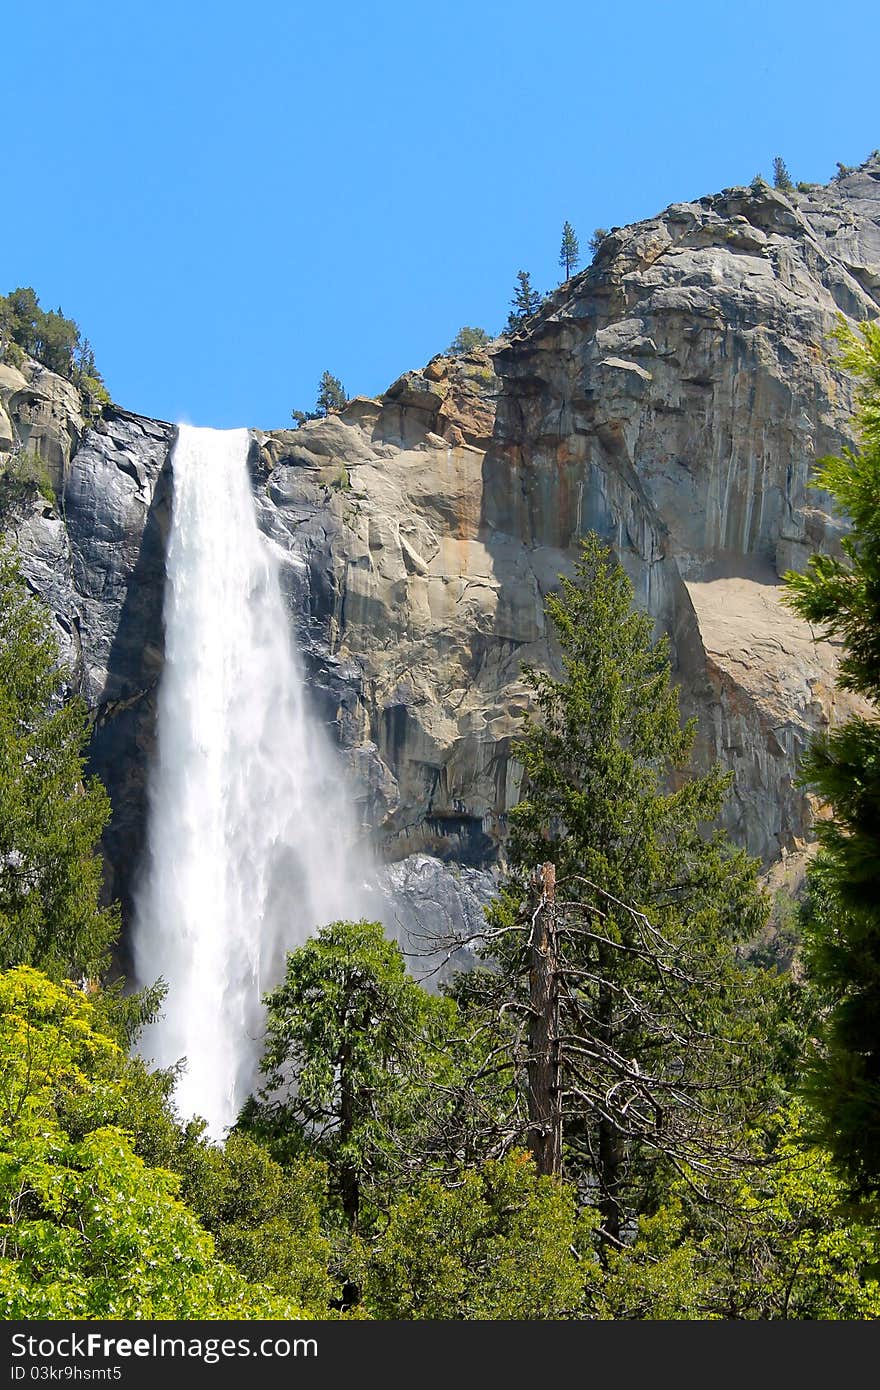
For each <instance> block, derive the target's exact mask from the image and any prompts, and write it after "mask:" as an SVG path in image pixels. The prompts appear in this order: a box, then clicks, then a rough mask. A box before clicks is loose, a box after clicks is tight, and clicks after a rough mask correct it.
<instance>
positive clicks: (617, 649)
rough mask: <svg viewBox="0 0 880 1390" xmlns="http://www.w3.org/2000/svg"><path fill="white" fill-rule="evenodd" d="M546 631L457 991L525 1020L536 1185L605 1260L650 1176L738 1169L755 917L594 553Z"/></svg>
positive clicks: (752, 881)
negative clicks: (500, 831) (497, 843)
mask: <svg viewBox="0 0 880 1390" xmlns="http://www.w3.org/2000/svg"><path fill="white" fill-rule="evenodd" d="M547 612H548V615H549V617H550V618H551V620H552V622H553V625H554V627H555V630H556V635H557V637H558V640H559V645H560V648H561V654H562V667H563V675H562V677H561V679H556V678H553V677H551V676H550V675H547V674H544V673H542V672H539V671H537V670H535V669H533V668H531V667H526V668H524V675H525V680H526V682H527V684H528V686H529V687H530V688H531V690H532V692H533V695H534V699H535V707H536V715H535V718H534V719H529V720H528V721H527V724H526V728H525V731H524V735H523V737H522V739H521V740H520V741H519V743H518V744H517V745H516V746H515V755H516V757H517V758H518V759H519V761H520V762H521V763H522V765H523V768H524V773H525V778H524V787H523V797H522V800H521V801H520V802H519V804H518V805H517V806H516V807H515V808H514V810H513V811H512V812H511V832H510V840H509V860H510V872H509V875H508V877H507V880H506V882H505V885H504V889H505V891H504V894H503V896H502V898H501V900H500V902H499V903H497V904H496V906H495V907H494V909H493V911H492V913H491V920H490V929H489V932H488V940H487V946H486V950H487V951H488V952H489V953H491V955H492V956H493V957H494V958H495V962H496V966H495V969H494V970H489V971H486V972H481V973H480V975H478V976H477V977H476V978H475V979H473V980H471V981H470V983H469V986H468V991H469V997H470V1000H471V1004H472V1006H474V1005H476V1001H477V1000H478V999H479V997H480V992H481V990H482V1005H483V1008H484V1009H485V1010H486V1011H487V1012H489V1011H494V1012H495V1013H496V1014H497V1012H498V1010H503V1011H506V1013H507V1016H508V1017H511V1016H513V1011H514V1010H517V1009H518V1010H520V1017H521V1018H522V1019H523V1023H522V1026H521V1029H520V1036H519V1043H518V1051H517V1054H516V1056H517V1066H518V1069H519V1074H520V1077H521V1079H522V1084H523V1085H524V1087H525V1088H527V1091H528V1102H529V1103H528V1138H529V1144H530V1147H531V1148H532V1151H533V1153H534V1154H535V1156H536V1158H537V1159H538V1166H539V1170H541V1171H545V1172H549V1171H556V1172H559V1171H560V1167H561V1171H562V1172H563V1174H564V1175H566V1176H568V1177H570V1178H572V1179H573V1180H575V1181H577V1182H578V1183H579V1185H580V1189H581V1192H582V1195H584V1196H585V1197H587V1198H588V1199H589V1200H591V1201H597V1202H598V1205H599V1206H600V1210H601V1212H602V1218H603V1225H602V1234H603V1238H604V1239H605V1241H606V1242H608V1243H609V1244H611V1245H612V1246H613V1245H614V1244H615V1242H617V1241H619V1240H620V1238H621V1232H622V1231H623V1230H624V1228H625V1226H626V1223H627V1221H628V1220H630V1219H631V1218H632V1217H633V1216H635V1215H636V1214H638V1213H639V1212H641V1211H643V1210H645V1209H646V1207H648V1206H649V1205H650V1203H651V1201H652V1200H656V1193H657V1190H658V1184H659V1183H660V1173H661V1171H663V1170H664V1167H665V1171H666V1172H667V1173H668V1172H669V1171H671V1170H673V1169H674V1168H676V1167H677V1166H680V1165H681V1164H682V1163H689V1164H691V1165H692V1166H694V1167H695V1168H696V1169H697V1170H698V1171H702V1172H703V1173H710V1172H720V1171H722V1170H726V1169H729V1167H730V1165H731V1164H732V1163H734V1162H735V1161H736V1159H737V1158H738V1157H740V1156H742V1154H743V1152H744V1149H743V1139H742V1133H743V1131H742V1125H743V1123H744V1121H745V1117H746V1115H747V1113H748V1110H749V1107H750V1105H751V1104H752V1103H753V1102H756V1098H757V1096H758V1094H759V1093H761V1091H762V1086H763V1081H762V1079H761V1073H762V1069H766V1070H768V1071H771V1070H772V1061H771V1059H770V1058H769V1056H768V1054H767V1052H766V1051H765V1052H764V1054H763V1055H761V1056H760V1057H759V1056H758V1053H757V1048H758V1044H759V1039H760V1032H759V1028H758V1022H757V1021H758V1020H759V1019H761V1018H763V1009H764V1001H763V996H764V994H765V992H767V991H770V992H771V993H772V990H773V982H772V980H771V978H770V976H769V975H765V973H764V972H761V971H750V972H749V974H748V975H747V974H746V973H745V972H744V971H743V970H742V969H741V968H740V966H739V964H738V961H737V958H736V952H735V945H736V943H737V942H739V941H743V940H745V939H748V938H750V937H751V936H753V935H754V934H755V933H756V932H757V930H758V929H759V927H760V925H761V924H762V922H763V920H764V918H765V916H766V904H765V902H764V899H763V897H762V895H761V894H760V893H759V891H758V888H757V885H756V877H755V865H754V864H753V863H752V862H751V861H750V860H748V859H747V858H746V857H745V855H744V854H742V853H733V852H731V851H730V849H729V847H728V845H727V842H726V839H725V837H724V835H723V834H722V833H721V832H720V831H716V832H715V833H714V834H708V833H707V831H706V827H707V826H708V825H710V824H711V822H712V821H713V820H714V819H715V818H716V817H717V815H718V812H719V809H720V806H721V802H722V797H723V793H724V791H725V788H726V787H727V785H728V783H729V780H730V779H729V777H727V776H725V775H723V774H722V772H721V770H720V769H719V768H718V767H716V768H714V769H713V770H712V771H710V772H709V773H707V774H706V775H705V776H702V777H690V778H686V777H684V775H683V774H684V771H685V769H686V766H687V761H688V757H689V754H690V750H691V747H692V744H693V739H694V732H695V731H694V726H693V723H690V724H688V725H686V726H684V727H682V726H681V723H680V719H679V712H678V697H677V692H676V690H675V688H674V687H673V686H672V684H671V682H670V670H669V656H668V644H667V642H666V641H665V640H662V641H660V642H658V643H654V642H653V641H652V636H651V629H652V624H651V619H650V618H649V617H648V616H647V615H646V614H644V613H641V612H637V611H635V610H633V608H632V586H631V584H630V582H629V580H628V579H627V577H626V575H625V574H624V572H623V570H622V569H621V568H620V567H619V566H618V565H617V564H615V563H614V562H613V561H612V559H611V557H610V556H609V554H608V552H607V551H606V549H605V548H604V546H602V544H601V543H600V542H599V541H598V539H597V538H595V537H591V538H589V539H588V540H587V541H585V542H584V544H583V549H582V554H581V558H580V561H579V563H578V565H577V571H576V579H575V581H574V582H572V581H569V580H564V581H563V583H562V588H561V592H560V593H559V594H558V595H551V597H550V598H549V599H548V600H547ZM673 775H674V777H675V781H674V783H673V787H674V789H670V777H671V776H673ZM542 866H543V868H542ZM538 870H540V879H539V883H538V884H537V886H536V884H535V873H536V871H538ZM462 1004H463V1006H464V1000H462ZM766 1045H767V1044H766V1039H765V1046H766ZM554 1131H555V1132H556V1135H558V1138H557V1137H555V1135H554ZM560 1140H561V1144H562V1149H561V1163H560V1161H559V1153H560V1147H559V1141H560Z"/></svg>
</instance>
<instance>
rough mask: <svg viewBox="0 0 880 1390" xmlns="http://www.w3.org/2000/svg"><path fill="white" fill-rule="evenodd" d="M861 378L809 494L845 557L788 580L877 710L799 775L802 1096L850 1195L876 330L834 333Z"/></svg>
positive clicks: (879, 1143)
mask: <svg viewBox="0 0 880 1390" xmlns="http://www.w3.org/2000/svg"><path fill="white" fill-rule="evenodd" d="M838 337H839V339H840V341H841V343H842V346H843V352H842V356H841V362H842V364H843V365H844V366H845V367H847V368H849V370H850V371H852V372H854V373H855V374H856V376H857V378H858V379H859V383H860V385H859V393H858V409H857V413H856V416H855V424H856V428H857V432H858V436H859V442H860V449H859V452H858V453H856V452H853V451H851V450H849V449H846V450H844V453H843V455H842V456H830V457H827V458H823V459H821V460H820V461H819V464H818V467H817V470H816V478H815V486H816V487H819V488H822V489H823V491H825V492H827V493H830V495H831V496H832V498H833V499H834V501H835V504H836V506H837V508H838V510H839V511H840V512H841V513H842V514H844V515H845V516H846V517H848V518H849V520H850V522H851V527H852V529H851V531H850V533H849V535H848V536H847V537H846V538H845V539H844V541H843V543H842V549H843V555H842V556H840V557H835V556H831V555H814V556H813V557H812V558H811V560H810V563H809V567H808V569H807V572H806V573H805V574H794V573H790V574H788V575H786V581H787V583H788V586H789V591H790V603H791V606H792V607H793V608H794V609H795V610H796V611H797V612H798V613H800V615H801V616H802V617H804V618H806V619H807V621H808V622H810V623H813V624H815V625H816V626H817V628H818V629H819V630H820V632H822V633H823V634H824V635H827V636H828V637H832V638H836V639H838V640H839V641H840V642H841V643H842V646H843V652H844V655H843V659H842V661H841V663H840V672H839V676H838V682H839V684H840V685H841V687H842V688H843V689H844V690H849V691H852V692H853V693H855V694H857V695H861V696H863V697H864V698H865V699H867V700H869V701H870V702H871V703H872V704H873V705H874V713H873V714H872V715H871V716H870V717H853V718H851V719H848V720H847V721H846V722H845V723H844V724H841V725H840V726H839V727H838V728H837V729H835V730H834V731H833V732H832V733H830V734H828V735H826V736H824V737H819V738H816V739H814V741H813V743H812V745H811V747H810V750H809V753H808V756H807V758H806V759H805V761H804V764H803V767H802V776H803V779H804V780H805V781H806V782H807V784H808V785H809V786H811V787H813V788H814V789H815V790H816V792H817V793H818V794H819V796H820V797H821V799H822V800H823V801H824V802H825V803H826V804H827V806H828V807H829V809H830V811H831V816H830V818H829V819H823V820H820V821H819V822H818V823H817V826H816V835H817V838H818V840H819V844H820V846H821V850H820V854H819V856H818V858H817V862H816V865H815V868H814V869H813V872H812V875H811V910H810V912H809V913H808V915H807V919H806V923H805V935H806V940H805V953H806V958H807V961H808V965H809V970H810V974H811V977H812V979H813V981H814V982H815V983H816V985H817V986H818V987H819V988H820V989H821V990H822V992H823V994H824V996H825V998H826V1000H827V1003H828V1008H829V1012H828V1017H827V1025H826V1028H825V1031H824V1037H823V1039H822V1048H821V1051H820V1052H819V1053H818V1055H817V1056H816V1057H815V1060H814V1062H813V1064H812V1066H811V1070H810V1076H809V1082H808V1093H809V1095H810V1098H811V1100H812V1101H813V1103H814V1105H815V1107H816V1108H817V1110H818V1113H819V1115H820V1117H821V1120H822V1124H823V1129H824V1137H825V1139H826V1141H827V1142H828V1144H829V1145H830V1147H831V1150H832V1152H833V1153H834V1155H835V1156H836V1158H837V1160H838V1162H839V1164H840V1165H841V1167H842V1170H843V1171H844V1173H845V1174H846V1175H847V1177H848V1178H849V1180H850V1181H851V1182H852V1184H853V1186H854V1188H855V1190H856V1191H857V1192H859V1193H863V1194H872V1195H873V1196H874V1197H876V1196H877V1195H878V1194H880V721H878V718H877V705H878V702H880V327H878V325H877V324H874V323H869V324H863V325H862V326H861V336H860V337H859V336H856V334H854V333H853V332H852V331H851V330H850V329H848V328H844V327H841V328H840V329H839V331H838Z"/></svg>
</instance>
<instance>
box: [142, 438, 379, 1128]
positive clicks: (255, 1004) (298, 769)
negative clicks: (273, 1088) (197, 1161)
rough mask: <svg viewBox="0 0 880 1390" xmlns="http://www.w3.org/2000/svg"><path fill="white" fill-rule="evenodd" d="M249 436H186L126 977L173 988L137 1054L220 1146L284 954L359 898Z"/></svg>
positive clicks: (345, 810)
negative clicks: (266, 525)
mask: <svg viewBox="0 0 880 1390" xmlns="http://www.w3.org/2000/svg"><path fill="white" fill-rule="evenodd" d="M248 444H249V436H248V431H247V430H208V429H194V428H192V427H189V426H181V427H180V430H179V434H178V438H177V442H176V444H175V448H174V454H173V460H172V462H173V476H174V508H173V518H172V525H171V535H170V539H169V545H168V558H167V574H166V583H165V610H164V620H165V668H164V671H163V675H162V680H161V684H160V688H159V695H158V730H157V742H158V746H157V750H156V755H155V758H154V762H153V767H152V770H151V777H150V783H149V811H148V837H147V859H146V866H145V871H144V876H143V880H142V883H141V887H140V891H139V893H138V895H137V902H136V914H135V916H136V921H135V934H134V946H135V970H136V975H137V978H138V980H139V982H141V983H143V984H148V983H151V982H152V981H154V980H156V979H157V978H158V977H159V976H162V977H163V978H164V979H165V981H166V982H167V984H168V994H167V996H166V999H165V1002H164V1005H163V1014H162V1017H161V1018H159V1019H158V1020H157V1021H156V1022H155V1023H154V1024H152V1025H151V1026H150V1027H149V1029H147V1030H146V1032H145V1034H144V1036H143V1038H142V1040H141V1043H140V1050H141V1053H142V1055H144V1056H145V1057H148V1058H150V1059H152V1060H153V1061H154V1062H155V1063H156V1064H158V1065H161V1066H169V1065H172V1064H174V1063H175V1062H177V1061H178V1060H179V1059H181V1058H183V1057H185V1058H186V1065H185V1070H184V1071H183V1073H182V1075H181V1076H180V1079H179V1081H178V1084H177V1088H176V1091H175V1100H176V1104H177V1107H178V1109H179V1111H180V1113H181V1114H182V1115H183V1116H186V1117H189V1116H191V1115H202V1116H204V1117H205V1119H206V1120H207V1122H208V1133H209V1135H210V1136H211V1137H212V1138H215V1139H220V1138H222V1137H223V1134H224V1131H225V1130H226V1128H227V1127H228V1126H229V1125H231V1124H232V1123H233V1122H234V1121H235V1119H236V1117H237V1114H238V1111H239V1109H240V1107H241V1105H242V1103H243V1101H244V1099H245V1098H246V1096H247V1095H248V1093H249V1092H250V1090H251V1089H252V1088H253V1084H254V1081H255V1079H256V1076H257V1064H258V1060H259V1051H260V1037H261V1032H262V1012H263V1011H262V1007H261V996H262V994H263V992H264V991H265V990H266V989H269V988H271V987H272V986H273V985H275V984H277V983H278V981H279V979H280V978H281V975H282V973H283V966H284V953H285V951H286V950H288V949H291V948H293V947H294V946H296V945H298V944H300V943H302V942H303V941H304V940H305V939H306V937H307V936H309V935H310V934H311V933H312V932H313V931H314V930H315V929H316V928H317V927H319V926H321V925H322V924H324V923H325V922H329V921H333V920H334V919H336V918H341V917H357V916H360V915H361V904H362V902H363V901H364V899H363V896H362V890H361V887H360V884H361V882H362V875H361V874H360V873H359V871H358V867H357V857H356V855H355V852H354V850H353V841H354V835H353V829H352V818H351V815H350V810H349V807H348V805H347V801H346V797H345V792H344V787H343V780H342V773H341V769H340V768H339V766H338V764H337V761H336V754H335V750H334V749H333V748H332V746H331V744H330V741H329V739H328V738H327V736H326V734H325V731H324V730H323V728H321V727H320V726H319V725H317V724H316V722H315V720H314V718H313V717H312V716H311V715H310V712H309V709H308V706H307V701H306V698H305V688H304V681H303V674H302V669H301V665H300V661H299V657H298V654H297V652H296V650H295V646H294V643H293V640H292V636H291V621H290V615H289V613H288V611H287V609H286V608H285V604H284V600H283V597H282V591H281V585H280V582H279V565H278V561H277V559H276V557H275V554H274V553H273V548H272V544H271V542H270V541H268V540H267V538H266V537H265V536H264V535H263V534H262V533H261V531H260V530H259V528H258V526H257V519H256V512H255V508H254V499H253V496H252V493H251V488H250V480H249V474H248V469H247V454H248Z"/></svg>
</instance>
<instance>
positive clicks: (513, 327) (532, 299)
mask: <svg viewBox="0 0 880 1390" xmlns="http://www.w3.org/2000/svg"><path fill="white" fill-rule="evenodd" d="M510 303H511V310H510V313H509V314H508V316H507V329H506V331H507V332H508V333H518V332H519V330H520V328H522V326H523V324H524V323H525V322H526V320H527V319H529V318H531V317H532V315H533V314H536V313H537V312H538V310H539V308H540V307H541V296H540V294H539V293H538V291H537V290H535V289H532V278H531V276H530V275H529V272H528V271H527V270H518V271H517V273H516V290H515V292H514V296H513V299H512V300H511V301H510Z"/></svg>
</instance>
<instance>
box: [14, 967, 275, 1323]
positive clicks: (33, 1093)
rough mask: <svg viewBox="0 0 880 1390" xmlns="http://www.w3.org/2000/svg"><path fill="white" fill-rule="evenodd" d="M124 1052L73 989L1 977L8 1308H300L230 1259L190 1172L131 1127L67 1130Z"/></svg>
mask: <svg viewBox="0 0 880 1390" xmlns="http://www.w3.org/2000/svg"><path fill="white" fill-rule="evenodd" d="M118 1059H119V1048H118V1045H117V1044H116V1042H115V1041H114V1040H113V1039H112V1038H110V1037H109V1036H107V1035H106V1034H103V1033H101V1032H100V1031H98V1030H96V1028H95V1027H94V1009H93V1005H92V1003H91V1002H90V1000H89V999H88V998H87V997H86V996H85V995H83V994H82V993H80V992H79V991H78V990H77V989H76V988H75V987H74V986H73V985H72V984H70V983H67V984H63V985H58V984H54V983H52V982H51V981H50V980H48V979H47V978H46V976H44V975H42V974H41V973H39V972H38V971H35V970H33V969H31V968H30V967H26V966H23V967H18V968H17V969H14V970H10V971H7V972H5V973H4V974H2V975H0V1316H2V1317H4V1318H5V1319H46V1318H52V1319H58V1318H64V1319H71V1318H126V1319H128V1318H226V1317H230V1318H259V1317H296V1316H298V1315H299V1314H300V1309H298V1308H297V1306H296V1305H295V1304H293V1303H292V1302H291V1301H290V1300H289V1299H284V1298H281V1297H275V1296H273V1295H272V1294H271V1293H270V1292H269V1291H268V1290H266V1289H264V1288H261V1287H260V1286H258V1285H255V1284H250V1283H248V1281H247V1280H246V1279H244V1278H243V1277H242V1276H241V1275H240V1274H239V1273H237V1272H236V1271H235V1270H233V1269H231V1268H230V1267H228V1266H227V1265H225V1264H223V1263H222V1261H220V1260H218V1259H217V1257H216V1253H215V1249H214V1242H213V1239H212V1237H211V1236H210V1235H209V1234H208V1233H207V1232H206V1231H205V1230H204V1229H203V1228H202V1227H201V1226H200V1224H199V1222H198V1221H197V1219H196V1218H195V1216H194V1215H193V1214H192V1212H191V1211H189V1210H188V1209H187V1208H186V1207H185V1206H184V1205H183V1203H182V1202H181V1201H180V1200H179V1198H178V1195H177V1194H178V1189H179V1186H180V1179H179V1177H178V1176H177V1175H175V1174H173V1173H170V1172H168V1171H166V1170H163V1169H160V1168H152V1167H148V1166H147V1165H146V1164H145V1163H144V1162H143V1160H142V1159H140V1158H138V1156H137V1155H136V1154H135V1153H134V1151H133V1148H132V1144H131V1140H130V1138H129V1136H128V1134H127V1133H126V1132H125V1131H124V1130H122V1129H120V1128H118V1127H116V1126H110V1125H102V1126H100V1127H98V1128H95V1129H92V1130H91V1131H89V1132H88V1133H85V1134H84V1135H82V1137H74V1136H72V1135H71V1134H70V1133H69V1132H68V1130H67V1129H66V1128H65V1127H64V1125H63V1123H62V1121H61V1112H62V1111H63V1105H62V1106H59V1104H58V1102H59V1100H62V1101H63V1099H64V1098H65V1097H68V1096H70V1095H75V1094H76V1093H78V1092H79V1093H84V1092H87V1091H89V1090H94V1089H95V1087H96V1085H97V1087H98V1088H100V1087H101V1086H102V1085H104V1086H106V1085H111V1084H112V1082H111V1081H110V1080H109V1078H110V1077H111V1076H112V1074H113V1071H114V1067H115V1065H116V1063H117V1061H118Z"/></svg>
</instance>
